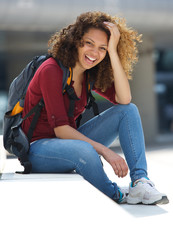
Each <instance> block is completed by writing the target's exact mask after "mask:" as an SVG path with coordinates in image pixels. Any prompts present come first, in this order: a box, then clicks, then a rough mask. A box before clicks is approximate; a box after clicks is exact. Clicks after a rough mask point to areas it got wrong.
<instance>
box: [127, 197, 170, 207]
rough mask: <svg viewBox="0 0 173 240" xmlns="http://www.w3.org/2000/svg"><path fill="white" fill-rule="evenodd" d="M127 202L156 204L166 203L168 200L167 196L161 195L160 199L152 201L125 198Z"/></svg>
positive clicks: (132, 203)
mask: <svg viewBox="0 0 173 240" xmlns="http://www.w3.org/2000/svg"><path fill="white" fill-rule="evenodd" d="M133 200H134V199H133ZM127 203H128V204H130V205H135V204H144V205H157V204H168V203H169V200H168V198H167V196H162V198H161V199H159V200H157V201H154V202H145V201H141V200H136V201H129V200H127Z"/></svg>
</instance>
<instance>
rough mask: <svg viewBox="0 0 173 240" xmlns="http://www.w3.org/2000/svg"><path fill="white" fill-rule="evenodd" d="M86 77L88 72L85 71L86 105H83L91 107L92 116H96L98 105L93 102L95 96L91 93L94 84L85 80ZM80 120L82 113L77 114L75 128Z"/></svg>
mask: <svg viewBox="0 0 173 240" xmlns="http://www.w3.org/2000/svg"><path fill="white" fill-rule="evenodd" d="M87 79H88V72H86V91H87V105H86V106H85V108H86V109H90V108H91V107H92V109H93V113H94V116H97V115H99V109H98V105H97V103H96V102H95V98H94V96H93V95H92V93H91V90H92V88H93V86H94V81H92V82H89V81H87ZM81 120H82V114H81V115H79V117H78V118H77V120H76V125H77V128H79V126H80V122H81Z"/></svg>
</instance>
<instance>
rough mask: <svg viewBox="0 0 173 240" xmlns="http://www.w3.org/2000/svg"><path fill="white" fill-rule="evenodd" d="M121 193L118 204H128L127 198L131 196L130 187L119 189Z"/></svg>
mask: <svg viewBox="0 0 173 240" xmlns="http://www.w3.org/2000/svg"><path fill="white" fill-rule="evenodd" d="M118 191H119V195H120V197H119V199H118V201H117V203H119V204H122V203H126V202H127V197H128V195H129V187H120V188H118Z"/></svg>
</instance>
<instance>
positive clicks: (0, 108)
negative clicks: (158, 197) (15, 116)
mask: <svg viewBox="0 0 173 240" xmlns="http://www.w3.org/2000/svg"><path fill="white" fill-rule="evenodd" d="M94 10H96V11H104V12H108V13H110V14H112V15H119V16H123V17H125V18H126V19H127V25H129V26H131V27H133V28H135V29H137V30H138V31H139V33H142V34H143V44H142V46H141V47H140V56H139V63H138V64H137V66H136V68H135V71H134V79H133V81H131V83H130V84H131V88H132V94H133V100H132V102H134V103H135V104H137V106H138V107H139V110H140V113H141V117H142V122H143V127H144V133H145V138H146V143H148V144H149V143H153V142H155V141H156V140H157V138H158V135H160V134H165V133H169V134H171V133H173V113H172V111H173V110H172V107H173V97H172V96H173V94H172V93H173V14H172V11H173V1H172V0H164V1H163V0H87V1H81V0H64V1H59V0H49V1H46V0H13V1H10V0H0V124H2V117H3V114H2V113H3V112H4V111H5V105H6V97H7V96H6V93H7V91H8V87H9V84H10V82H11V81H12V80H13V78H14V77H15V76H16V75H18V74H19V73H20V71H21V70H22V69H23V67H24V66H25V65H26V64H27V62H28V61H30V60H31V59H32V57H33V56H35V55H38V54H42V53H45V52H46V51H47V41H48V39H49V38H50V36H51V34H52V33H54V32H55V31H56V30H60V29H61V28H62V27H64V26H66V25H68V24H70V23H71V22H73V21H74V20H75V19H76V17H77V16H78V15H79V14H81V13H82V12H86V11H94ZM104 104H105V103H103V104H102V105H104ZM106 106H107V105H106ZM1 127H2V126H1V125H0V128H1Z"/></svg>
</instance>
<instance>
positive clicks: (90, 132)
mask: <svg viewBox="0 0 173 240" xmlns="http://www.w3.org/2000/svg"><path fill="white" fill-rule="evenodd" d="M78 131H79V132H81V133H83V134H84V135H86V136H87V137H89V138H91V139H92V140H94V141H97V142H99V143H101V144H103V145H105V146H107V147H108V146H109V145H110V144H111V143H112V142H113V141H114V140H115V139H116V138H117V137H118V136H119V140H120V144H121V148H122V150H123V153H124V155H125V158H126V161H127V164H128V167H129V170H130V177H131V180H132V181H135V180H137V179H139V178H141V177H147V164H146V157H145V144H144V136H143V130H142V124H141V120H140V115H139V112H138V109H137V107H136V106H135V105H134V104H132V103H130V104H128V105H115V106H113V107H111V108H109V109H108V110H106V111H104V112H102V113H101V114H100V115H98V116H96V117H94V118H92V119H91V120H89V121H88V122H86V123H85V124H84V125H82V126H81V127H80V128H79V129H78ZM29 160H30V161H31V163H32V172H34V173H70V172H72V171H76V173H78V174H80V175H81V176H83V177H84V179H86V180H87V181H88V182H90V183H91V184H92V185H94V186H95V187H96V188H97V189H99V190H100V191H102V192H103V193H105V194H106V195H107V196H109V197H110V198H112V199H114V200H116V199H118V196H119V194H118V186H117V184H116V183H115V182H112V181H110V179H109V178H108V177H107V175H106V173H105V172H104V169H103V166H102V163H101V160H100V156H99V155H98V153H97V152H96V151H95V149H94V148H93V147H92V145H91V144H89V143H87V142H84V141H81V140H70V139H58V138H53V139H41V140H37V141H35V142H33V143H32V144H31V147H30V151H29Z"/></svg>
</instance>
